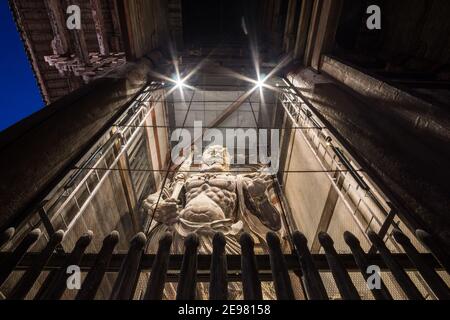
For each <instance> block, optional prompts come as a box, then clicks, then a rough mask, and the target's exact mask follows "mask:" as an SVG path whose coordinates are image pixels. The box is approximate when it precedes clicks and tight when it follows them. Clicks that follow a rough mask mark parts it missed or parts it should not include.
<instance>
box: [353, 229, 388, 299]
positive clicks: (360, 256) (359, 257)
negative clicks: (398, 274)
mask: <svg viewBox="0 0 450 320" xmlns="http://www.w3.org/2000/svg"><path fill="white" fill-rule="evenodd" d="M344 240H345V242H346V243H347V245H348V246H349V247H350V250H351V251H352V254H353V258H354V259H355V262H356V264H357V265H358V267H359V269H360V270H361V274H362V276H363V277H364V279H365V280H366V281H368V280H369V277H370V275H369V274H368V273H367V269H368V268H369V261H368V260H367V255H366V253H365V252H364V250H363V249H362V248H361V243H360V241H359V240H358V238H356V237H355V236H354V235H353V234H352V233H350V232H348V231H347V232H345V233H344ZM380 282H381V287H380V289H377V288H375V289H371V292H372V294H373V296H374V298H375V299H376V300H392V296H391V294H390V293H389V290H388V289H387V288H386V286H385V284H384V282H383V280H380Z"/></svg>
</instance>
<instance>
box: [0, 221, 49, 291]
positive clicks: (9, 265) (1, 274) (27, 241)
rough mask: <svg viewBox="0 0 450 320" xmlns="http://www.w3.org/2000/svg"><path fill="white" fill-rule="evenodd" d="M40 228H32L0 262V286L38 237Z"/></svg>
mask: <svg viewBox="0 0 450 320" xmlns="http://www.w3.org/2000/svg"><path fill="white" fill-rule="evenodd" d="M40 236H41V230H39V229H34V230H32V231H31V232H30V233H29V234H27V235H26V236H25V238H24V239H23V240H22V242H20V244H19V245H18V246H17V248H16V249H15V250H14V251H13V252H12V254H11V256H10V257H9V258H8V259H6V261H2V262H1V264H0V286H1V285H2V284H3V283H4V282H5V281H6V279H8V277H9V275H10V274H11V272H12V271H13V270H14V268H15V267H16V265H17V264H18V263H19V262H20V260H22V258H23V256H24V255H25V253H26V252H27V251H28V249H29V248H30V247H31V246H32V245H33V244H34V243H35V242H36V241H37V240H38V239H39V237H40Z"/></svg>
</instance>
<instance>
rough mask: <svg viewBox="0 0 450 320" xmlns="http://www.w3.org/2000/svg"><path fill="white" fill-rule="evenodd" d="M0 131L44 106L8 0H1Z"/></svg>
mask: <svg viewBox="0 0 450 320" xmlns="http://www.w3.org/2000/svg"><path fill="white" fill-rule="evenodd" d="M0 39H1V40H2V48H1V50H0V72H1V73H0V131H2V130H4V129H6V128H8V127H10V126H11V125H13V124H14V123H16V122H18V121H20V120H21V119H23V118H25V117H27V116H29V115H30V114H32V113H34V112H36V111H37V110H39V109H40V108H42V107H43V106H44V102H43V100H42V97H41V94H40V92H39V89H38V86H37V82H36V80H35V78H34V75H33V71H32V69H31V65H30V63H29V62H28V58H27V56H26V53H25V49H24V46H23V44H22V41H21V39H20V35H19V33H18V31H17V29H16V26H15V24H14V20H13V17H12V14H11V11H10V10H9V7H8V1H6V0H0Z"/></svg>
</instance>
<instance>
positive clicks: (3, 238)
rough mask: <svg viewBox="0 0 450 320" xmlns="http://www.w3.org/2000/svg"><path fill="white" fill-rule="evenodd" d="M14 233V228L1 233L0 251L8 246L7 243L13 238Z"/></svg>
mask: <svg viewBox="0 0 450 320" xmlns="http://www.w3.org/2000/svg"><path fill="white" fill-rule="evenodd" d="M15 233H16V229H14V228H9V229H6V230H5V231H3V232H2V234H1V235H0V250H1V249H3V247H4V246H5V245H7V244H8V242H9V241H10V240H11V239H12V238H13V237H14V234H15Z"/></svg>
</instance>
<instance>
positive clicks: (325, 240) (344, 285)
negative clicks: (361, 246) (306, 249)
mask: <svg viewBox="0 0 450 320" xmlns="http://www.w3.org/2000/svg"><path fill="white" fill-rule="evenodd" d="M319 242H320V244H321V245H322V247H323V249H324V250H325V256H326V257H327V261H328V265H329V266H330V270H331V273H332V274H333V278H334V281H335V282H336V285H337V287H338V289H339V293H340V294H341V296H342V299H344V300H361V297H360V296H359V294H358V291H357V290H356V288H355V285H354V284H353V282H352V279H351V278H350V275H349V274H348V272H347V270H346V269H345V267H344V265H343V263H342V261H341V260H340V258H339V255H338V253H337V252H336V249H335V248H334V241H333V239H331V237H330V236H329V235H328V234H327V233H326V232H321V233H320V234H319Z"/></svg>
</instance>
